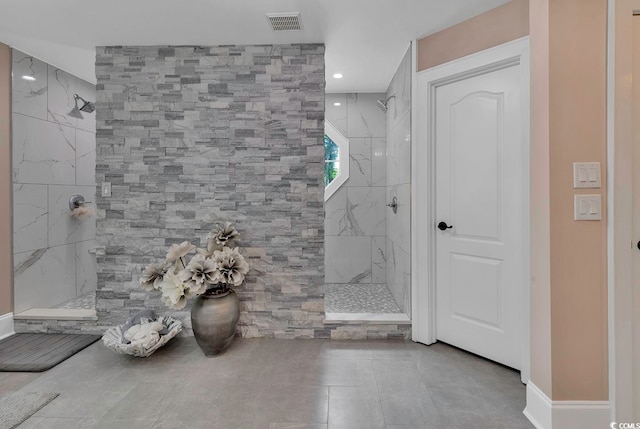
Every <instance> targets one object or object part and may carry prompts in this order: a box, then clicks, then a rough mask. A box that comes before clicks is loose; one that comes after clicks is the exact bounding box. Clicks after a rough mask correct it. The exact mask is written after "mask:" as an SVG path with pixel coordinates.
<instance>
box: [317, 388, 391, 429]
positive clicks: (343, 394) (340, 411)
mask: <svg viewBox="0 0 640 429" xmlns="http://www.w3.org/2000/svg"><path fill="white" fill-rule="evenodd" d="M329 429H385V421H384V415H383V413H382V406H381V404H380V398H379V396H378V394H377V392H376V393H372V392H370V391H368V390H367V389H365V388H363V387H333V386H332V387H330V388H329Z"/></svg>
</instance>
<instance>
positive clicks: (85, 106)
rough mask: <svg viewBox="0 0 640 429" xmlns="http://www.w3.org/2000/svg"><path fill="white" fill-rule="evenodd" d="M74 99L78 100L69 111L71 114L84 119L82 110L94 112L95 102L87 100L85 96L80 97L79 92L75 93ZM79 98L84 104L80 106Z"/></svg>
mask: <svg viewBox="0 0 640 429" xmlns="http://www.w3.org/2000/svg"><path fill="white" fill-rule="evenodd" d="M73 99H74V101H75V102H76V105H75V106H74V108H73V109H71V111H70V112H69V116H71V117H73V118H78V119H84V117H83V116H82V113H80V112H85V113H93V111H95V110H96V106H95V104H93V103H92V102H90V101H87V100H85V99H84V98H82V97H80V96H79V95H78V94H73ZM78 100H80V101H81V102H82V106H80V107H78Z"/></svg>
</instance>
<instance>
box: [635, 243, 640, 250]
mask: <svg viewBox="0 0 640 429" xmlns="http://www.w3.org/2000/svg"><path fill="white" fill-rule="evenodd" d="M636 246H638V250H640V241H638V244H636Z"/></svg>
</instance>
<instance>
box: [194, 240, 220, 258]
mask: <svg viewBox="0 0 640 429" xmlns="http://www.w3.org/2000/svg"><path fill="white" fill-rule="evenodd" d="M222 247H223V246H221V245H219V244H216V240H215V239H214V238H209V239H208V240H207V248H206V249H198V250H196V251H197V252H198V254H199V255H200V256H202V257H204V258H205V259H209V258H211V257H212V256H213V252H215V251H216V250H221V249H222Z"/></svg>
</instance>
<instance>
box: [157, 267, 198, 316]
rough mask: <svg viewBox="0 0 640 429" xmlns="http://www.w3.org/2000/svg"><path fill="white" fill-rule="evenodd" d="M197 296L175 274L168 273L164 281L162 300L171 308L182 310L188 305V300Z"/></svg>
mask: <svg viewBox="0 0 640 429" xmlns="http://www.w3.org/2000/svg"><path fill="white" fill-rule="evenodd" d="M194 296H195V294H194V293H193V292H192V291H191V290H190V289H189V288H188V287H186V285H185V284H184V283H183V282H182V280H180V278H179V277H178V276H177V275H176V274H173V273H168V274H167V275H166V276H164V280H163V281H162V300H163V301H164V303H165V304H166V305H167V306H168V307H171V308H175V309H176V310H181V309H183V308H184V307H185V306H186V305H187V300H188V299H189V298H192V297H194Z"/></svg>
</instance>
